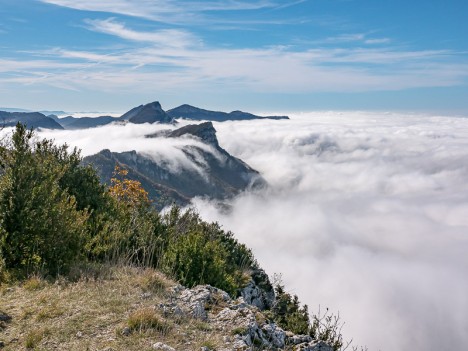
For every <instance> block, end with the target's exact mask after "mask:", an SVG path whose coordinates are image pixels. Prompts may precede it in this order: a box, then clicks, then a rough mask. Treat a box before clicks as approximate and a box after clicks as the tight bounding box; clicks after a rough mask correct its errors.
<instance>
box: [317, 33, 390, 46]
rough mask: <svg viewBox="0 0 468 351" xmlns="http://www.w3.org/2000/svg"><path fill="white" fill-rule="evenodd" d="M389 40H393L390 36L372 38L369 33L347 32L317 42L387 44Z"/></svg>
mask: <svg viewBox="0 0 468 351" xmlns="http://www.w3.org/2000/svg"><path fill="white" fill-rule="evenodd" d="M389 42H391V39H390V38H371V37H369V33H346V34H340V35H337V36H334V37H328V38H325V39H323V40H317V41H315V43H316V44H337V43H363V44H368V45H375V44H386V43H389Z"/></svg>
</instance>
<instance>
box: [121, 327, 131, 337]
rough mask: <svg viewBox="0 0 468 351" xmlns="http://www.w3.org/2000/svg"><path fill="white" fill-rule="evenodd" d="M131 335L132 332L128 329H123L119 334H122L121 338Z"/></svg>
mask: <svg viewBox="0 0 468 351" xmlns="http://www.w3.org/2000/svg"><path fill="white" fill-rule="evenodd" d="M131 333H132V331H131V330H130V328H129V327H125V328H123V329H122V331H121V332H120V334H122V335H123V336H129V335H130V334H131Z"/></svg>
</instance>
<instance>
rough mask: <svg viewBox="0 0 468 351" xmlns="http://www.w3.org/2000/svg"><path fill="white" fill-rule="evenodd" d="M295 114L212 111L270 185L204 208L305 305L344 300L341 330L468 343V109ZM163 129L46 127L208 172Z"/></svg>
mask: <svg viewBox="0 0 468 351" xmlns="http://www.w3.org/2000/svg"><path fill="white" fill-rule="evenodd" d="M290 117H291V119H290V120H281V121H272V120H252V121H232V122H222V123H213V124H214V127H215V129H216V130H217V137H218V140H219V143H220V145H221V147H223V148H224V149H226V150H227V151H228V152H229V153H230V154H232V155H234V156H236V157H238V158H240V159H241V160H243V161H244V162H246V163H247V164H248V165H249V166H251V167H252V168H254V169H256V170H257V171H259V172H260V173H261V175H262V176H263V177H264V178H265V180H266V181H267V182H268V184H269V186H268V187H267V188H263V189H256V190H254V191H248V192H245V193H243V194H241V195H239V196H238V197H236V198H235V199H234V200H232V201H230V203H229V206H222V209H220V207H219V206H218V205H217V203H215V202H211V201H209V200H207V199H195V200H194V201H193V204H194V206H196V208H197V209H198V211H199V212H200V214H201V216H202V217H203V218H204V219H206V220H212V221H218V222H220V223H221V224H222V225H223V227H224V229H227V230H231V231H233V232H234V233H235V234H236V236H237V238H238V239H239V240H240V241H242V242H244V243H245V244H247V245H248V246H249V247H251V248H252V250H253V251H254V254H255V256H256V257H257V259H258V261H259V263H260V264H261V266H263V267H264V268H265V269H266V271H267V273H268V274H270V275H272V274H273V273H281V274H282V277H283V281H284V283H285V284H286V286H287V288H288V290H289V291H290V292H291V293H294V294H297V295H298V296H299V299H300V300H301V301H302V302H303V303H307V304H308V305H309V309H310V310H311V311H313V312H315V311H317V309H318V307H319V305H320V306H321V308H322V309H325V308H329V310H330V311H332V312H333V313H338V312H339V313H340V316H341V319H342V321H344V322H345V323H346V324H345V325H344V327H343V334H344V335H345V338H348V339H349V338H353V339H354V343H355V344H357V345H367V346H368V348H369V350H382V351H383V350H388V351H392V350H409V349H414V350H439V349H440V350H448V349H461V348H462V346H464V345H467V344H468V315H467V313H466V311H468V280H467V279H466V272H468V255H467V252H468V118H461V117H443V116H424V115H410V114H394V113H377V112H314V113H304V114H296V115H294V114H292V115H290ZM189 123H193V121H192V122H187V121H181V122H180V123H179V126H180V125H185V124H189ZM167 128H169V127H168V126H161V125H156V124H155V125H147V124H143V125H131V124H127V125H125V126H122V125H108V126H105V127H100V128H95V129H87V130H74V131H70V130H65V131H63V130H62V131H58V130H57V131H45V130H43V131H41V132H40V133H39V136H41V137H47V138H53V139H55V140H56V142H57V143H64V142H66V143H67V144H69V145H71V146H77V147H79V148H80V149H82V154H83V155H84V156H86V155H91V154H94V153H97V152H99V151H100V150H102V149H110V150H111V151H115V152H122V151H129V150H136V151H137V152H140V153H144V154H146V155H149V156H150V157H152V158H154V159H155V160H157V161H160V162H165V163H168V164H169V165H170V166H171V167H172V168H173V169H174V170H177V169H182V168H190V167H197V169H198V170H199V171H200V172H203V169H202V168H200V167H199V165H198V166H195V165H193V164H192V163H191V161H190V159H188V158H187V157H186V155H185V154H184V153H183V152H182V151H181V146H182V145H186V144H187V143H192V144H194V145H197V146H199V147H202V148H204V149H205V150H210V147H209V146H207V145H204V144H203V143H201V142H199V141H197V140H194V139H191V138H182V139H166V138H154V139H146V138H144V136H145V135H146V134H149V133H154V132H157V131H158V130H162V129H167ZM172 128H175V127H172ZM212 152H213V153H215V152H216V151H215V150H212Z"/></svg>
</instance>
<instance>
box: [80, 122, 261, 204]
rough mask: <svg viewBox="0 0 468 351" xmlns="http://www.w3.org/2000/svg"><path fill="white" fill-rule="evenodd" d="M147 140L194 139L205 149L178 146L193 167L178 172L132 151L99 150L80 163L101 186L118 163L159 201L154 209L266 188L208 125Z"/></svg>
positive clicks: (195, 126) (190, 126) (159, 135)
mask: <svg viewBox="0 0 468 351" xmlns="http://www.w3.org/2000/svg"><path fill="white" fill-rule="evenodd" d="M148 137H149V138H155V137H158V138H163V137H166V138H180V137H189V138H195V139H196V140H198V141H200V142H202V143H203V144H206V145H207V146H209V148H206V147H199V146H196V145H193V144H189V145H185V146H182V147H181V150H182V151H183V153H184V154H185V156H186V157H187V159H188V160H189V161H190V162H191V163H192V164H193V167H191V168H190V167H189V168H181V169H178V170H174V169H173V167H170V166H169V165H168V164H166V163H165V162H162V161H159V162H157V161H155V160H154V159H152V158H151V157H150V156H148V155H142V154H139V153H137V152H135V151H128V152H121V153H116V152H110V151H109V150H103V151H101V152H99V153H98V154H96V155H93V156H88V157H86V158H85V159H84V163H85V164H92V165H94V166H95V168H96V169H97V171H98V173H99V175H100V177H101V180H102V181H103V182H105V183H110V179H111V178H112V172H113V170H114V168H115V166H116V165H117V164H120V165H121V166H123V167H125V168H126V169H128V171H129V173H128V177H129V178H130V179H135V180H138V181H140V182H141V183H142V185H143V187H144V188H145V190H146V191H148V193H149V195H150V198H151V199H153V200H157V201H159V206H158V207H163V206H164V205H168V204H171V203H172V202H176V203H178V204H181V205H185V204H187V203H188V202H189V201H190V199H191V198H193V197H196V196H204V197H209V198H212V199H219V200H221V199H225V198H229V197H232V196H235V195H236V194H238V193H239V192H241V191H243V190H246V189H248V188H250V187H260V186H264V185H266V182H265V181H264V180H263V178H262V177H261V175H260V174H259V173H258V172H257V171H255V170H254V169H252V168H251V167H249V166H248V165H247V164H245V163H244V162H243V161H241V160H239V159H238V158H236V157H233V156H232V155H230V154H229V153H228V152H227V151H226V150H224V149H223V148H221V147H220V146H219V143H218V139H217V138H216V130H215V129H214V128H213V125H212V123H211V122H208V123H202V124H199V125H188V126H185V127H182V128H179V129H176V130H174V131H170V132H166V133H165V134H164V135H161V133H158V134H157V135H149V136H148Z"/></svg>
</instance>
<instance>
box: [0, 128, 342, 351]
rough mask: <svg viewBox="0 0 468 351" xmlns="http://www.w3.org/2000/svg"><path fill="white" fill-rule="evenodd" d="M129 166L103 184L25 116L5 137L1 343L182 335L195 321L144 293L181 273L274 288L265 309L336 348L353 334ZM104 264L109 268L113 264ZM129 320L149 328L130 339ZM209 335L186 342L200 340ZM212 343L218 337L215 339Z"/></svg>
mask: <svg viewBox="0 0 468 351" xmlns="http://www.w3.org/2000/svg"><path fill="white" fill-rule="evenodd" d="M125 176H126V170H125V169H122V168H119V167H117V168H116V170H115V174H114V178H113V179H112V184H111V186H110V187H107V186H104V185H102V184H101V183H100V182H99V178H98V177H97V175H96V173H95V171H94V169H93V168H91V167H89V166H87V167H84V166H82V164H81V157H80V154H79V151H78V150H76V149H74V150H69V149H68V147H67V146H66V145H63V146H57V145H54V143H53V142H52V141H50V140H38V139H37V137H36V136H35V134H34V132H33V131H31V130H28V129H26V127H24V126H23V125H21V124H18V125H17V126H16V129H15V131H14V133H13V134H12V136H11V137H7V138H4V139H3V140H2V141H1V145H0V284H1V290H0V294H1V296H2V298H1V303H0V323H1V324H0V348H1V347H4V346H5V345H7V346H8V345H13V346H8V347H9V349H11V350H13V349H21V348H30V349H34V348H37V349H54V348H55V349H70V350H81V349H83V350H85V349H86V350H87V349H101V348H102V347H104V346H105V345H106V344H115V343H118V345H119V346H118V348H117V349H122V350H133V349H135V350H136V349H142V348H141V347H140V346H139V345H143V344H141V343H140V341H139V340H140V338H141V333H143V334H144V335H146V334H145V333H146V332H147V330H150V334H151V333H153V332H155V333H156V335H158V337H160V336H161V335H163V336H164V338H166V337H167V338H170V339H171V340H173V342H172V343H173V344H177V345H178V344H180V343H181V342H182V341H180V340H179V339H178V338H179V336H180V335H179V336H177V335H178V334H180V333H181V332H179V331H178V332H174V330H179V328H182V329H180V330H183V328H185V327H182V326H180V325H179V324H177V323H176V322H175V321H171V320H169V319H168V320H166V319H165V317H164V315H159V314H158V315H153V314H154V313H156V312H154V311H153V312H151V311H150V312H148V311H146V312H145V308H146V307H145V304H144V302H142V301H141V296H140V295H141V294H144V293H145V292H147V290H148V291H150V293H151V294H152V295H153V293H155V294H156V297H157V296H158V293H159V292H160V291H165V289H166V288H167V287H168V286H169V285H171V284H172V285H173V284H175V283H173V282H171V280H169V279H168V278H166V276H167V277H169V278H170V279H173V280H174V281H177V282H178V283H180V284H182V285H183V286H186V287H189V288H191V287H194V286H196V285H199V284H209V285H211V286H213V287H216V288H219V289H222V290H224V291H226V292H227V293H229V295H230V296H231V297H232V298H236V297H238V296H240V295H241V291H242V289H243V288H244V287H245V286H246V285H247V284H248V283H249V282H251V284H254V285H255V286H256V287H258V288H259V289H261V290H262V291H263V292H264V293H265V294H269V293H271V294H272V295H275V298H274V299H273V300H272V301H266V300H265V301H263V303H262V306H263V309H265V311H264V313H263V317H262V318H265V320H266V321H271V322H276V323H277V324H278V325H279V326H281V327H282V328H284V329H286V330H289V331H291V332H293V333H295V334H309V335H310V336H311V337H312V338H314V339H316V340H324V341H326V342H328V343H329V344H330V345H332V347H333V349H334V350H338V349H340V348H341V347H342V346H343V345H342V344H343V342H342V339H341V335H340V334H339V332H338V329H337V325H338V321H335V322H334V324H333V323H331V322H332V320H331V319H330V321H328V322H327V323H328V324H327V323H325V324H324V323H322V319H321V318H319V317H317V316H314V317H313V318H312V323H310V320H309V314H308V310H307V306H304V307H301V306H300V303H299V301H298V299H297V297H293V296H291V295H290V294H288V293H287V292H285V289H284V287H283V286H281V285H277V286H276V288H275V291H274V293H273V286H272V284H271V283H270V281H269V279H268V276H267V275H266V274H265V273H264V271H263V270H262V269H261V268H260V267H259V265H258V263H257V262H256V260H255V258H254V256H253V254H252V252H251V251H250V250H249V249H248V248H247V247H246V246H245V245H243V244H241V243H239V242H238V241H237V240H236V239H235V238H234V235H233V234H232V233H231V232H226V231H224V230H223V229H222V228H221V227H220V226H219V224H217V223H207V222H205V221H203V220H202V219H201V218H200V217H199V215H198V214H197V213H196V212H195V211H194V210H185V211H183V210H181V209H180V208H178V207H176V206H174V207H172V208H171V209H170V210H169V211H167V212H166V213H165V214H160V213H158V212H157V211H156V210H155V208H154V206H152V204H151V202H150V201H149V200H148V196H147V192H146V191H145V190H144V189H143V188H142V187H141V184H140V183H139V182H137V181H134V180H129V179H127V178H126V177H125ZM103 267H105V269H106V270H108V272H111V273H109V274H107V275H104V276H103V275H102V274H101V273H102V269H104V268H103ZM112 267H114V268H112ZM118 267H139V269H140V270H139V271H138V272H137V273H135V274H129V273H128V272H129V269H130V268H127V269H124V268H118ZM133 269H136V268H133ZM154 269H157V271H156V270H154ZM90 274H91V275H90ZM156 302H157V301H156ZM151 304H152V305H153V306H154V305H155V300H152V301H151ZM148 313H149V315H147V314H148ZM151 313H153V314H151ZM132 316H133V317H132ZM153 317H154V318H153ZM132 318H133V319H136V321H133V322H132ZM146 319H148V320H146ZM142 320H144V322H142ZM145 320H146V321H145ZM135 323H136V324H135ZM141 323H143V324H144V325H146V324H145V323H149V324H148V325H146V327H144V328H143V327H142V324H141ZM125 326H126V327H127V328H130V329H132V328H133V329H135V330H136V329H138V335H140V336H135V337H134V338H135V339H134V340H133V339H128V338H127V339H125V338H124V339H121V336H122V333H119V330H120V329H119V328H124V327H125ZM190 328H193V325H192V326H190ZM196 328H198V327H197V326H195V329H196ZM170 330H172V332H171V333H169V331H170ZM77 333H78V334H77ZM79 333H81V335H85V334H89V335H90V336H92V341H90V340H89V338H88V339H86V341H84V340H82V339H81V336H80V334H79ZM127 334H128V333H127ZM205 334H206V333H205ZM205 334H204V335H205ZM208 334H209V333H208ZM208 334H206V335H208ZM116 335H118V337H117V338H116ZM132 335H133V333H132ZM151 335H153V334H151ZM127 336H128V335H127ZM184 338H185V337H184ZM203 338H205V336H203V337H202V339H203ZM202 339H201V340H198V341H196V342H195V344H193V345H196V347H195V346H193V345H192V346H191V347H188V348H189V349H194V350H195V349H199V347H200V346H199V343H203V340H202ZM184 340H185V339H184ZM81 341H82V342H81ZM1 345H3V346H1ZM50 345H54V347H52V346H50ZM89 345H93V346H92V348H89ZM130 345H132V346H130ZM210 345H211V344H210ZM210 345H205V346H206V347H208V349H215V348H216V342H215V341H213V344H212V345H211V346H210ZM186 348H187V347H186ZM260 349H261V348H260ZM109 350H110V349H109Z"/></svg>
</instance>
